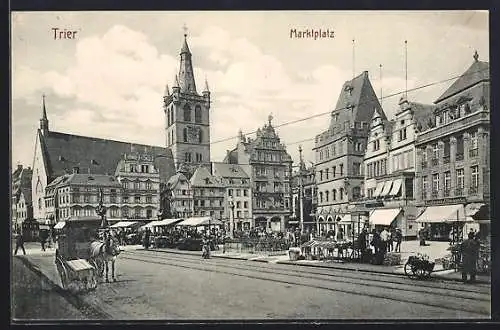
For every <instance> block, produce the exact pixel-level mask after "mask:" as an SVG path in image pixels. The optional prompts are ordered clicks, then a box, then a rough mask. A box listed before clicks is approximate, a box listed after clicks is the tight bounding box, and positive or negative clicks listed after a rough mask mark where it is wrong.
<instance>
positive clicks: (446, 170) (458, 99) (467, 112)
mask: <svg viewBox="0 0 500 330" xmlns="http://www.w3.org/2000/svg"><path fill="white" fill-rule="evenodd" d="M473 57H474V59H473V63H472V64H471V66H470V67H469V68H468V69H467V70H466V71H465V72H464V73H463V74H462V76H460V77H459V78H458V79H457V80H456V81H455V82H454V83H453V84H452V85H451V86H450V87H449V88H448V89H447V90H446V91H445V92H444V93H443V94H442V95H441V96H440V97H439V98H438V99H437V100H436V101H435V102H434V103H435V105H436V110H435V111H434V112H433V113H432V114H431V115H429V116H428V118H426V120H427V127H422V128H420V129H419V133H418V137H417V140H416V143H415V147H416V150H417V162H416V165H417V178H416V186H415V188H416V198H417V205H419V206H423V207H426V209H425V211H424V213H423V214H422V215H421V216H420V217H419V218H418V219H417V221H418V222H419V223H421V226H422V227H424V226H426V227H428V228H429V229H430V235H431V237H432V238H435V239H447V238H448V233H449V232H450V230H452V229H453V226H454V223H460V226H459V227H460V228H459V229H461V230H463V231H467V230H468V229H467V228H468V227H471V228H473V229H475V230H478V229H480V231H482V232H483V233H486V232H489V227H488V226H489V204H490V153H489V150H490V145H489V135H490V103H489V99H490V77H489V63H488V62H483V61H479V56H478V54H477V52H476V53H475V54H474V56H473ZM481 213H482V214H481ZM478 214H480V216H479V218H480V219H478ZM481 227H482V228H481Z"/></svg>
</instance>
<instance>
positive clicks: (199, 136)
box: [198, 130, 203, 143]
mask: <svg viewBox="0 0 500 330" xmlns="http://www.w3.org/2000/svg"><path fill="white" fill-rule="evenodd" d="M198 142H199V143H203V131H202V130H199V131H198Z"/></svg>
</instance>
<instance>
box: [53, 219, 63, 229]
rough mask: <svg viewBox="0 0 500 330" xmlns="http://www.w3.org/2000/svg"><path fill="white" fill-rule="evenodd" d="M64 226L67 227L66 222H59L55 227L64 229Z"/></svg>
mask: <svg viewBox="0 0 500 330" xmlns="http://www.w3.org/2000/svg"><path fill="white" fill-rule="evenodd" d="M64 226H66V222H65V221H59V222H58V223H56V225H55V226H54V229H63V228H64Z"/></svg>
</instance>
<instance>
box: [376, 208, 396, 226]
mask: <svg viewBox="0 0 500 330" xmlns="http://www.w3.org/2000/svg"><path fill="white" fill-rule="evenodd" d="M400 212H401V209H400V208H396V209H376V210H373V211H372V213H371V214H370V224H372V225H382V226H390V225H391V223H392V222H393V221H394V220H395V219H396V217H397V216H398V215H399V213H400Z"/></svg>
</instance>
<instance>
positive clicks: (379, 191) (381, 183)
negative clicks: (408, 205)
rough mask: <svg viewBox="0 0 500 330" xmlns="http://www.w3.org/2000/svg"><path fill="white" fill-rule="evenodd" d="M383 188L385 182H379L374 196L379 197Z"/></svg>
mask: <svg viewBox="0 0 500 330" xmlns="http://www.w3.org/2000/svg"><path fill="white" fill-rule="evenodd" d="M383 188H384V183H383V182H379V183H377V187H376V188H375V191H374V192H373V197H378V196H379V195H380V193H381V192H382V189H383Z"/></svg>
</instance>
